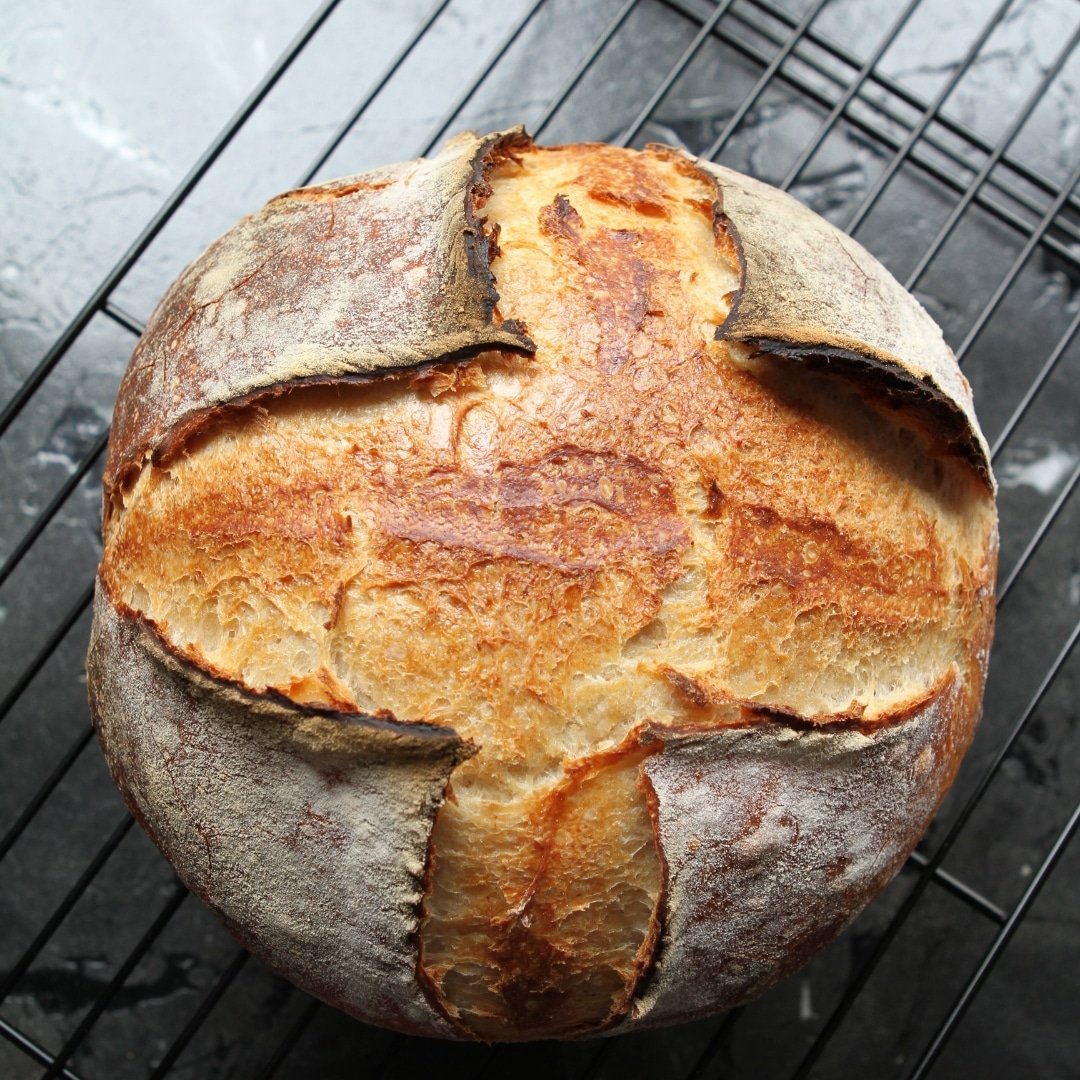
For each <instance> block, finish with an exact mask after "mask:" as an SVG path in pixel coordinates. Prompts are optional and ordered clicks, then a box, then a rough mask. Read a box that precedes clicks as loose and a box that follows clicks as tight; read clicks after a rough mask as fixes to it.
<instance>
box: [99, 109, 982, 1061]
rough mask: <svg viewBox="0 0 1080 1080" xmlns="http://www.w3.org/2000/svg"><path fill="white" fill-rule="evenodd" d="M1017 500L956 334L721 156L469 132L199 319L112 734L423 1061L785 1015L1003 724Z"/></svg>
mask: <svg viewBox="0 0 1080 1080" xmlns="http://www.w3.org/2000/svg"><path fill="white" fill-rule="evenodd" d="M996 537H997V532H996V516H995V509H994V498H993V478H992V475H991V471H990V465H989V457H988V453H987V449H986V444H985V442H984V440H983V437H982V435H981V433H980V431H979V428H978V425H977V422H976V420H975V417H974V413H973V411H972V403H971V395H970V390H969V388H968V385H967V383H966V381H965V380H964V378H963V376H962V375H961V374H960V372H959V369H958V367H957V365H956V362H955V360H954V358H953V356H952V353H951V352H950V350H949V349H948V347H947V346H946V345H945V343H944V341H943V340H942V337H941V333H940V331H939V330H938V329H937V327H936V326H935V325H934V324H933V322H932V321H931V320H930V318H929V317H928V316H927V315H926V313H925V312H924V311H923V309H922V308H921V307H920V306H919V304H918V303H917V302H916V301H915V300H914V299H912V298H911V297H910V296H909V295H908V294H907V293H905V292H904V290H903V289H902V288H901V287H900V286H899V285H898V284H897V283H896V281H895V280H894V279H893V278H892V277H891V276H890V275H889V274H888V273H887V272H886V271H885V270H884V269H883V268H882V267H881V266H880V265H879V264H878V263H877V262H876V261H875V260H874V259H873V258H872V257H871V256H869V255H868V254H867V253H866V252H865V251H864V250H863V249H862V248H861V247H860V246H859V245H858V244H856V243H855V242H854V241H852V240H851V239H850V238H848V237H846V236H844V235H843V234H841V233H840V232H839V231H837V230H836V229H834V228H833V227H832V226H830V225H828V224H827V223H826V222H825V221H823V220H822V219H821V218H819V217H817V216H816V215H814V214H813V213H811V212H810V211H809V210H807V209H806V208H804V207H803V206H801V205H800V204H799V203H797V202H796V201H795V200H793V199H791V198H789V197H788V196H787V195H784V194H782V193H780V192H779V191H776V190H775V189H773V188H770V187H768V186H766V185H763V184H761V183H758V182H756V181H754V180H751V179H749V178H748V177H745V176H742V175H740V174H738V173H735V172H732V171H730V170H728V169H724V168H721V167H718V166H715V165H712V164H711V163H708V162H704V161H699V160H696V159H694V158H692V157H689V156H687V155H685V154H683V153H682V152H680V151H677V150H674V149H670V148H666V147H661V146H650V147H647V148H646V149H645V150H644V151H641V152H637V151H631V150H625V149H618V148H612V147H608V146H603V145H597V144H584V145H574V146H565V147H554V148H546V149H545V148H540V147H537V146H535V145H534V144H533V143H532V141H531V140H530V139H529V138H528V136H527V135H526V134H525V133H524V132H523V131H522V130H521V129H516V130H513V131H509V132H504V133H499V134H494V135H488V136H485V137H477V136H473V135H464V136H461V137H459V138H457V139H455V140H453V141H452V142H451V143H449V144H448V145H447V146H446V148H445V149H444V150H443V151H442V152H441V153H439V154H438V155H437V156H435V157H433V158H431V159H428V160H421V161H414V162H408V163H405V164H401V165H395V166H391V167H388V168H384V169H380V170H377V171H375V172H371V173H366V174H364V175H362V176H356V177H350V178H347V179H344V180H339V181H335V182H332V183H328V184H324V185H320V186H317V187H310V188H305V189H301V190H298V191H292V192H289V193H287V194H285V195H283V196H280V197H279V198H277V199H274V200H273V201H271V202H270V203H269V204H268V205H267V206H266V207H265V208H264V209H263V210H262V211H260V212H259V213H257V214H255V215H253V216H251V217H248V218H246V219H244V220H243V221H241V222H240V223H239V224H238V225H237V226H236V227H235V228H233V229H232V230H230V231H229V232H228V233H226V234H225V236H223V237H222V238H221V239H220V240H218V241H216V242H215V243H214V244H213V245H211V247H210V248H209V249H208V250H207V252H206V253H205V254H203V255H202V256H201V257H200V258H199V259H197V260H196V261H195V262H194V263H193V264H192V265H191V266H190V267H189V268H188V269H187V270H186V271H185V272H184V273H183V274H182V275H181V277H180V278H179V280H178V281H177V282H176V283H175V284H174V285H173V286H172V287H171V288H170V290H169V291H168V293H167V294H166V296H165V297H164V299H163V300H162V302H161V304H160V305H159V306H158V308H157V310H156V311H155V313H154V315H153V317H152V319H151V321H150V324H149V326H148V328H147V332H146V334H145V335H144V337H143V339H142V340H141V342H140V343H139V345H138V347H137V349H136V351H135V354H134V356H133V358H132V361H131V365H130V367H129V369H128V371H127V374H126V376H125V378H124V382H123V385H122V387H121V392H120V397H119V400H118V402H117V406H116V415H115V422H114V427H113V437H112V442H111V444H110V449H109V457H108V462H107V467H106V471H105V510H104V540H105V543H104V554H103V558H102V562H101V567H100V573H99V578H98V589H97V597H96V605H95V619H94V629H93V636H92V643H91V648H90V655H89V660H88V668H89V676H90V678H89V682H90V694H91V703H92V708H93V712H94V717H95V722H96V724H97V728H98V732H99V736H100V739H101V743H102V746H103V748H104V751H105V754H106V756H107V758H108V761H109V764H110V767H111V769H112V771H113V774H114V776H115V777H116V780H117V783H118V784H119V786H120V788H121V790H122V791H123V793H124V796H125V798H126V800H127V802H128V804H129V806H130V807H131V809H132V811H133V813H134V814H135V815H136V816H137V817H138V819H139V821H140V822H141V823H142V824H143V825H144V827H145V828H146V829H147V831H148V832H149V834H150V835H151V836H152V837H153V839H154V841H155V842H156V843H157V845H158V846H159V847H160V848H161V850H162V851H163V852H164V854H165V855H166V856H167V857H168V858H169V860H170V861H171V862H172V863H173V865H174V866H175V867H176V870H177V872H178V873H179V874H180V876H181V877H182V879H183V880H184V881H185V882H186V883H187V884H188V886H189V887H190V888H192V889H193V890H194V891H195V892H196V893H197V894H198V895H200V896H201V897H202V898H203V900H204V901H205V902H206V903H207V904H209V905H210V906H211V907H212V908H213V909H214V910H215V911H216V912H217V913H218V914H219V915H220V916H221V918H222V919H224V920H225V922H226V923H227V924H228V925H229V927H230V928H231V929H232V930H233V932H234V933H235V934H236V935H237V936H238V937H239V939H240V940H241V941H242V942H243V943H244V944H245V945H246V946H248V947H249V948H250V949H251V950H252V951H253V952H254V953H256V954H257V955H258V956H260V957H261V958H262V959H264V960H265V961H266V962H267V963H269V964H270V965H272V966H273V967H275V968H276V969H278V970H279V971H281V972H282V973H283V974H285V975H286V976H288V977H289V978H291V979H292V980H294V981H295V982H296V983H297V984H299V985H300V986H302V987H304V988H305V989H307V990H309V991H310V992H312V993H314V994H316V995H318V996H319V997H321V998H323V999H324V1000H326V1001H328V1002H331V1003H332V1004H334V1005H336V1006H338V1007H340V1008H342V1009H345V1010H346V1011H348V1012H350V1013H352V1014H354V1015H356V1016H358V1017H361V1018H363V1019H364V1020H368V1021H371V1022H374V1023H379V1024H384V1025H389V1026H391V1027H395V1028H398V1029H400V1030H403V1031H408V1032H414V1033H422V1034H427V1035H440V1036H446V1037H451V1038H474V1039H485V1040H504V1039H530V1038H540V1037H575V1036H582V1035H589V1034H593V1033H600V1032H622V1031H629V1030H631V1029H634V1028H638V1027H642V1026H647V1025H655V1024H660V1023H668V1022H672V1021H678V1020H685V1019H689V1018H693V1017H697V1016H701V1015H705V1014H707V1013H710V1012H714V1011H716V1010H719V1009H723V1008H726V1007H729V1006H733V1005H736V1004H739V1003H741V1002H744V1001H747V1000H749V999H750V998H752V997H753V996H755V995H757V994H760V993H761V992H762V991H764V990H765V989H766V988H768V987H769V986H771V985H772V984H773V983H775V982H776V981H777V980H778V979H780V978H782V977H783V976H784V975H786V974H787V973H789V972H791V971H793V970H794V969H796V968H797V967H798V966H800V965H801V964H803V963H805V962H806V961H807V960H808V959H809V958H810V957H811V956H812V955H813V954H814V953H815V952H816V951H817V950H819V949H820V948H821V947H822V946H824V945H825V944H826V943H827V942H828V941H829V940H831V939H832V938H833V937H834V936H835V935H836V934H837V933H838V932H839V931H840V929H841V928H842V927H843V926H844V925H845V923H846V922H847V921H849V920H850V919H851V918H852V917H853V915H854V914H855V913H856V912H858V911H859V909H860V908H861V907H862V906H863V905H864V904H865V903H866V902H867V901H868V900H869V899H870V898H871V897H872V896H873V895H874V894H875V893H876V892H878V891H879V890H880V889H881V888H882V887H883V886H884V885H885V883H886V882H887V881H888V880H889V879H890V877H891V876H892V875H893V874H894V873H895V872H896V870H897V869H898V867H899V866H900V865H901V864H902V863H903V861H904V859H905V858H906V857H907V855H908V854H909V853H910V851H911V850H912V848H913V847H914V845H915V843H916V842H917V840H918V838H919V836H920V835H921V833H922V832H923V830H924V829H925V827H926V826H927V824H928V822H929V820H930V818H931V816H932V815H933V813H934V812H935V810H936V808H937V807H938V805H939V803H940V802H941V799H942V797H943V796H944V794H945V791H946V790H947V788H948V786H949V784H950V782H951V781H952V779H953V776H954V774H955V772H956V769H957V767H958V765H959V762H960V759H961V756H962V754H963V752H964V750H965V748H966V747H967V745H968V743H969V742H970V740H971V736H972V732H973V730H974V727H975V724H976V722H977V718H978V715H979V709H980V702H981V695H982V688H983V683H984V679H985V669H986V659H987V653H988V649H989V644H990V638H991V633H992V624H993V584H994V572H995V561H996Z"/></svg>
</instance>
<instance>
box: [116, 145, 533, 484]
mask: <svg viewBox="0 0 1080 1080" xmlns="http://www.w3.org/2000/svg"><path fill="white" fill-rule="evenodd" d="M530 142H531V140H529V138H528V136H527V135H526V134H525V133H524V131H523V129H521V128H515V129H513V130H511V131H507V132H501V133H496V134H492V135H487V136H483V137H479V136H476V135H472V134H466V135H462V136H459V137H457V138H456V139H454V140H452V141H451V142H450V143H448V144H447V145H446V147H444V149H443V150H442V151H441V152H440V153H439V154H437V155H436V156H434V157H432V158H429V159H421V160H419V161H413V162H407V163H403V164H400V165H392V166H388V167H386V168H382V169H377V170H375V171H373V172H369V173H365V174H363V175H361V176H354V177H347V178H345V179H342V180H335V181H331V182H330V183H327V184H322V185H319V186H317V187H310V188H303V189H300V190H298V191H291V192H286V193H285V194H283V195H280V196H278V197H277V198H275V199H272V200H271V201H270V202H269V203H267V204H266V206H265V207H264V208H263V209H262V210H261V211H259V212H258V213H256V214H253V215H251V216H249V217H247V218H244V219H243V220H242V221H241V222H239V223H238V224H237V225H236V226H234V227H233V228H232V229H230V230H229V231H228V232H227V233H225V234H224V236H222V237H221V238H220V239H218V240H216V241H215V242H214V243H213V244H211V245H210V247H209V248H208V249H207V250H206V251H205V252H204V253H203V254H202V255H201V256H200V257H199V258H198V259H196V260H195V262H193V263H192V264H191V265H190V266H189V267H188V268H187V269H186V270H185V271H184V272H183V273H182V274H181V275H180V277H179V278H178V279H177V281H176V282H175V283H174V284H173V286H172V287H171V288H170V289H169V291H168V292H167V293H166V294H165V296H164V298H163V299H162V300H161V302H160V303H159V304H158V306H157V308H156V309H155V311H154V313H153V315H152V316H151V318H150V321H149V324H148V326H147V330H146V333H145V334H144V335H143V337H142V339H141V340H140V342H139V344H138V346H137V347H136V349H135V353H134V355H133V356H132V360H131V363H130V365H129V366H128V370H127V372H126V373H125V375H124V379H123V382H122V384H121V387H120V392H119V397H118V401H117V406H116V413H115V417H114V423H113V435H112V439H111V440H110V443H109V455H108V459H107V462H106V466H105V474H104V487H105V492H106V500H107V502H108V500H109V498H110V497H111V496H113V495H114V494H115V493H116V492H117V490H118V489H119V488H121V487H123V486H124V485H125V484H126V483H127V482H129V481H130V479H131V478H132V477H133V476H134V475H135V474H137V473H138V471H139V469H140V468H141V467H142V464H143V462H144V461H145V460H146V459H147V458H150V457H157V456H159V455H161V454H169V453H172V452H175V450H176V449H177V448H178V442H179V441H180V440H178V439H177V438H175V437H172V436H173V435H174V434H182V436H183V437H187V436H188V435H190V434H191V433H192V432H193V430H195V429H196V428H198V427H199V426H200V424H201V422H202V421H203V420H204V419H206V418H208V417H211V416H212V415H213V413H214V411H215V410H216V409H217V408H219V407H221V406H223V405H227V404H229V403H232V402H234V401H237V400H239V399H247V400H252V399H254V398H255V397H257V396H258V395H259V394H260V393H263V392H273V391H274V390H276V389H280V388H282V387H285V386H288V385H291V384H294V383H298V382H301V381H308V382H310V381H321V382H334V381H338V380H342V379H350V378H357V377H364V376H372V375H375V374H380V373H383V372H389V371H393V370H395V369H400V368H407V367H414V366H417V365H422V364H427V363H431V362H433V361H437V360H447V359H452V358H455V357H468V356H472V355H475V354H476V353H478V352H481V351H483V350H485V349H493V348H494V349H508V350H511V351H514V352H519V353H526V354H527V353H530V352H531V351H532V348H533V345H532V342H531V341H530V340H529V338H528V336H527V335H526V334H525V332H524V330H523V328H522V327H521V326H520V325H519V324H517V323H515V322H513V321H512V320H507V321H505V322H500V320H499V319H498V317H497V315H496V312H495V305H496V302H497V299H498V294H497V292H496V290H495V283H494V279H493V277H492V274H491V270H490V262H491V258H492V257H493V255H494V252H495V248H494V246H493V245H494V243H495V240H496V238H494V237H492V236H489V235H488V234H487V233H486V232H485V231H484V229H483V223H482V220H481V218H480V217H479V216H478V210H479V209H480V208H481V207H482V206H483V203H484V201H485V200H486V198H487V195H488V193H489V191H490V189H489V187H488V185H487V181H486V173H487V170H488V169H489V168H490V167H492V166H493V165H494V164H496V163H497V162H498V161H500V160H502V159H503V158H505V157H507V156H510V155H512V154H513V153H514V151H515V148H518V147H522V146H526V145H529V144H530ZM299 295H303V297H304V301H303V303H302V304H298V303H297V302H296V297H297V296H299Z"/></svg>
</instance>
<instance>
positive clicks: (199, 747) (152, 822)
mask: <svg viewBox="0 0 1080 1080" xmlns="http://www.w3.org/2000/svg"><path fill="white" fill-rule="evenodd" d="M87 675H88V684H89V691H90V700H91V708H92V712H93V716H94V723H95V727H96V728H97V734H98V738H99V740H100V742H101V745H102V749H103V750H104V752H105V756H106V759H107V760H108V762H109V766H110V768H111V770H112V773H113V776H114V778H115V780H116V782H117V785H118V786H119V787H120V790H121V791H122V792H123V794H124V798H125V800H126V802H127V804H128V806H129V808H130V809H131V812H132V813H133V814H134V816H135V817H136V819H137V820H138V821H139V822H140V823H141V824H142V826H143V827H144V828H145V829H146V831H147V832H148V833H149V835H150V836H151V838H152V839H153V840H154V842H155V843H156V844H157V846H158V847H159V848H160V849H161V852H162V854H164V855H165V857H166V858H167V859H168V860H169V861H170V862H171V863H172V864H173V867H174V868H175V869H176V872H177V873H178V874H179V876H180V878H181V880H183V882H184V884H185V885H187V886H188V888H189V889H191V890H192V892H194V893H195V894H196V895H198V896H199V897H201V898H202V900H203V901H204V902H205V903H206V904H207V905H208V906H209V907H210V908H211V909H212V910H214V911H215V912H216V913H217V914H218V915H219V916H220V917H221V918H222V920H223V921H224V922H225V923H226V925H227V926H228V927H229V929H230V931H231V932H232V933H233V934H234V935H235V936H236V937H237V938H238V939H239V940H240V941H241V943H242V944H243V945H244V946H245V947H246V948H248V949H250V950H251V951H252V952H253V953H255V955H257V956H258V957H259V958H260V959H261V960H263V961H264V962H265V963H266V964H268V965H269V966H270V967H271V968H273V969H275V970H277V971H279V972H281V973H282V974H284V975H286V976H287V977H288V978H289V979H291V980H292V981H293V982H295V983H297V984H298V985H300V986H302V987H303V988H304V989H305V990H308V991H310V992H311V993H313V994H315V995H317V996H318V997H320V998H322V999H323V1000H324V1001H328V1002H330V1003H331V1004H333V1005H336V1006H337V1007H339V1008H341V1009H344V1010H345V1011H346V1012H349V1013H351V1014H352V1015H354V1016H357V1017H359V1018H361V1019H363V1020H368V1021H371V1022H374V1023H379V1024H383V1025H388V1026H391V1027H397V1028H400V1029H402V1030H405V1031H414V1032H415V1031H418V1030H422V1031H424V1032H426V1033H428V1034H432V1035H441V1036H444V1037H447V1038H454V1037H456V1036H457V1033H456V1031H455V1030H454V1029H453V1028H452V1027H451V1026H450V1025H449V1024H448V1023H447V1022H446V1020H445V1019H444V1018H443V1017H442V1016H441V1015H439V1014H438V1013H437V1012H436V1011H435V1010H434V1009H433V1008H432V1006H431V1005H430V1004H429V1003H428V1001H427V998H426V997H425V996H424V994H423V992H422V991H421V989H420V986H419V984H418V983H417V981H416V943H415V940H414V938H415V935H416V932H417V925H418V917H417V910H418V907H419V903H420V896H421V887H422V876H423V872H424V862H425V860H426V858H427V847H428V840H429V837H430V834H431V827H432V822H433V821H434V818H435V813H436V811H437V809H438V807H439V804H440V803H441V802H442V800H443V795H444V792H445V790H446V784H447V781H448V780H449V777H450V773H451V771H452V770H453V768H454V766H455V765H456V764H457V763H458V762H459V761H461V760H462V759H463V758H464V757H467V756H468V754H469V748H468V747H467V746H465V745H464V744H463V743H462V742H461V740H460V739H458V738H457V737H456V736H455V735H454V733H453V732H452V731H449V730H447V729H438V728H429V727H425V726H422V725H415V724H410V725H404V724H401V725H398V724H396V723H395V722H394V721H393V718H392V717H364V716H360V715H357V714H350V715H339V714H333V713H330V712H328V711H325V710H323V711H319V710H313V709H305V708H301V707H299V706H297V705H294V704H292V703H290V702H286V701H284V700H280V699H275V698H271V697H268V696H259V695H254V694H252V693H250V692H249V691H246V690H244V689H243V688H242V687H240V686H238V685H235V684H229V683H226V682H222V681H217V680H214V679H211V678H209V677H207V676H206V674H205V673H204V672H201V671H200V670H199V669H197V668H195V667H194V666H193V665H191V664H190V663H187V662H186V661H184V660H182V659H181V658H179V657H177V656H176V655H174V654H172V653H171V651H170V650H169V648H168V647H167V646H166V644H165V643H164V641H163V639H161V638H160V637H158V636H157V635H156V634H155V633H154V630H153V628H152V627H151V626H148V625H147V624H146V623H145V622H143V621H142V620H140V619H139V618H138V617H137V616H136V615H135V613H134V612H131V611H124V610H121V608H120V607H118V606H117V605H116V604H114V603H113V602H112V600H111V599H110V598H109V596H108V595H107V593H106V591H105V590H104V589H103V588H102V587H101V586H100V585H99V586H98V590H97V595H96V597H95V600H94V624H93V632H92V636H91V641H90V652H89V655H88V657H87Z"/></svg>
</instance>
